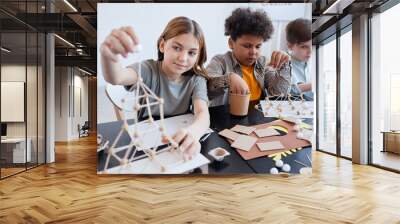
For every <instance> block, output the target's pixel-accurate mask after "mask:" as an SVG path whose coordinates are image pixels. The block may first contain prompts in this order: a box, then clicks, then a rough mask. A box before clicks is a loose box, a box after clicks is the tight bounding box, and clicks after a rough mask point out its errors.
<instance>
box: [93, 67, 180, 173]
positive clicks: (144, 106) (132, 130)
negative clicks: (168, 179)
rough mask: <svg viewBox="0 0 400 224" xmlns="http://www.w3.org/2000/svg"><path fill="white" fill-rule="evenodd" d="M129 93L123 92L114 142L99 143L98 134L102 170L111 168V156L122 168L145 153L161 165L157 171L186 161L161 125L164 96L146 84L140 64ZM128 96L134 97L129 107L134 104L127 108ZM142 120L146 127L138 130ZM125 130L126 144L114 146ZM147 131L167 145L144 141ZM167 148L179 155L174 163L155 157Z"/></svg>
mask: <svg viewBox="0 0 400 224" xmlns="http://www.w3.org/2000/svg"><path fill="white" fill-rule="evenodd" d="M132 92H133V93H134V94H133V96H132V94H129V93H132ZM129 93H127V94H126V96H124V97H123V98H122V99H121V105H122V113H121V118H122V121H123V123H122V126H121V129H120V131H119V133H118V135H117V137H116V138H115V140H114V141H113V143H112V144H111V145H109V142H108V141H107V142H105V143H103V144H101V142H102V141H103V140H102V137H101V136H99V137H98V145H99V149H98V150H105V152H106V153H107V158H106V162H105V166H104V170H103V172H102V173H105V174H107V173H109V172H108V171H109V168H110V161H111V158H114V159H116V160H117V161H118V162H119V167H120V168H121V169H122V168H126V167H129V166H132V165H133V163H134V162H135V161H137V160H140V159H143V158H146V157H147V159H149V160H150V161H151V162H153V163H156V164H157V165H158V166H157V167H160V170H159V173H164V172H165V171H166V170H167V168H168V167H169V166H175V165H178V164H181V163H182V162H185V159H184V158H185V157H184V156H183V153H182V151H181V150H180V148H179V145H178V143H177V142H175V141H174V140H173V139H172V138H171V136H170V135H168V133H167V131H166V127H165V125H164V100H163V99H162V98H159V97H158V96H157V95H156V94H155V93H154V92H153V91H151V90H150V88H149V87H147V86H146V85H145V84H144V83H143V79H142V77H141V66H140V65H139V72H138V80H137V82H136V83H135V84H134V85H133V86H132V87H131V88H130V90H129ZM128 97H129V99H128ZM132 97H133V99H132ZM128 100H129V101H132V100H133V104H132V105H131V107H133V108H129V109H127V108H128V107H127V106H126V102H127V101H128ZM152 107H158V111H159V117H160V120H158V121H155V120H154V118H153V114H152V110H151V109H152ZM142 110H145V111H146V112H147V115H148V118H147V119H146V120H144V121H140V122H139V112H143V111H142ZM127 112H133V124H128V119H127ZM141 114H143V113H141ZM143 124H145V126H146V129H145V130H143V128H141V129H140V130H139V126H141V127H143ZM124 133H127V134H128V136H129V144H127V145H123V146H120V147H117V144H118V142H119V140H120V139H121V136H122V135H123V134H124ZM146 134H149V135H151V136H153V135H154V136H155V138H156V137H161V139H162V140H163V141H165V142H168V143H167V146H166V147H165V148H162V149H159V150H157V149H158V147H159V145H158V144H157V141H154V142H153V143H154V144H153V143H152V142H150V143H149V142H146V143H144V142H143V139H142V137H143V136H144V135H146ZM151 144H153V145H151ZM122 151H124V152H122ZM167 151H169V152H170V153H173V154H176V156H178V158H179V159H178V163H176V161H175V163H173V164H166V163H163V161H161V160H160V159H159V158H158V155H159V154H160V153H162V152H167ZM138 152H143V153H140V154H141V155H137V154H138Z"/></svg>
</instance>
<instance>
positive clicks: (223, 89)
mask: <svg viewBox="0 0 400 224" xmlns="http://www.w3.org/2000/svg"><path fill="white" fill-rule="evenodd" d="M266 67H267V60H266V58H265V57H264V56H261V57H259V58H258V59H257V61H256V63H255V65H254V75H255V78H256V79H257V82H258V84H259V85H260V87H261V89H262V90H263V92H264V95H280V94H281V93H284V94H286V93H288V91H289V90H290V82H291V71H290V69H291V67H290V63H286V64H285V65H284V66H282V68H281V69H280V71H279V73H280V75H276V73H275V72H270V71H268V70H267V69H266ZM207 72H208V75H209V77H210V79H209V80H208V85H207V88H208V97H209V98H210V106H218V105H225V104H228V95H229V94H228V88H229V74H231V73H236V74H238V75H239V76H241V77H243V74H242V69H241V66H240V63H239V62H238V61H237V60H236V58H235V57H234V56H233V54H232V51H228V52H226V53H225V54H220V55H216V56H214V57H213V58H212V59H211V61H210V63H209V64H208V66H207Z"/></svg>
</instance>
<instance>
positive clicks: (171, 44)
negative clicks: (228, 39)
mask: <svg viewBox="0 0 400 224" xmlns="http://www.w3.org/2000/svg"><path fill="white" fill-rule="evenodd" d="M138 45H139V39H138V37H137V34H136V33H135V32H134V30H133V29H132V27H121V28H119V29H115V30H113V31H112V32H111V33H110V34H109V35H108V36H107V37H106V39H105V41H104V42H103V43H102V44H101V47H100V52H101V64H102V69H103V75H104V78H105V80H106V81H107V82H109V83H111V84H113V85H124V86H126V87H127V88H128V89H129V86H132V85H133V84H135V83H136V82H137V80H138V77H139V76H138V73H139V65H140V67H141V77H142V79H143V82H144V83H145V84H146V85H147V86H148V87H149V88H150V89H151V90H152V91H153V92H154V93H155V94H157V95H158V96H159V97H161V98H163V99H164V114H165V116H174V115H179V114H184V113H187V112H188V111H189V107H190V105H191V104H193V108H194V117H195V120H194V122H193V123H192V124H191V125H190V126H188V127H187V128H184V129H181V130H179V131H178V132H177V133H176V134H175V135H174V136H173V139H174V140H175V141H176V142H177V143H179V145H180V148H181V149H182V151H183V152H184V156H185V157H186V158H187V159H191V158H192V156H193V155H195V154H196V153H199V152H200V148H201V146H200V143H199V139H200V137H201V136H202V135H203V134H204V133H205V131H206V130H207V129H208V127H209V125H210V119H209V112H208V97H207V80H206V78H207V75H206V71H205V69H204V67H203V63H204V62H205V61H206V58H207V54H206V47H205V41H204V35H203V32H202V30H201V28H200V26H199V25H198V24H197V23H196V22H195V21H194V20H191V19H188V18H186V17H176V18H174V19H172V20H171V21H170V22H169V23H168V24H167V26H166V27H165V29H164V31H163V32H162V34H161V35H160V37H159V39H158V41H157V50H158V60H157V61H156V60H152V59H149V60H144V61H141V62H136V63H134V64H132V65H130V66H128V67H123V66H122V65H121V64H120V62H119V60H118V57H119V55H122V56H123V57H127V55H128V54H129V53H133V52H134V51H135V50H137V48H138ZM151 109H152V111H151V112H152V114H153V115H155V116H159V111H158V108H156V107H151Z"/></svg>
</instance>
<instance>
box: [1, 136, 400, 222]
mask: <svg viewBox="0 0 400 224" xmlns="http://www.w3.org/2000/svg"><path fill="white" fill-rule="evenodd" d="M313 156H314V162H313V168H314V169H313V170H314V172H313V174H312V175H311V176H307V177H306V176H300V175H298V176H292V177H280V176H269V175H241V176H225V177H220V176H184V177H182V176H156V177H155V176H148V177H146V176H98V175H97V174H96V147H95V138H94V137H91V138H84V139H83V140H81V141H77V142H71V143H70V144H58V145H57V150H56V163H55V164H51V165H46V166H41V167H38V168H35V169H33V170H29V171H27V172H25V173H21V174H18V175H16V176H13V177H10V178H7V179H5V180H2V181H0V223H43V222H48V223H221V224H222V223H374V224H375V223H385V224H386V223H400V200H399V199H400V175H399V174H396V173H391V172H388V171H384V170H380V169H377V168H374V167H369V166H359V165H352V164H351V162H350V161H348V160H343V159H337V158H335V157H333V156H330V155H326V154H323V153H320V152H315V153H314V154H313Z"/></svg>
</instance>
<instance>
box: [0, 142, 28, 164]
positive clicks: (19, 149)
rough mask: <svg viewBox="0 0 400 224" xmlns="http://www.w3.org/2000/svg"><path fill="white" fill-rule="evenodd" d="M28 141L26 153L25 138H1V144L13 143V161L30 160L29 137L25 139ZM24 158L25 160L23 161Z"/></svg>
mask: <svg viewBox="0 0 400 224" xmlns="http://www.w3.org/2000/svg"><path fill="white" fill-rule="evenodd" d="M26 142H27V143H28V144H27V146H28V147H26V154H25V138H5V139H1V144H2V145H14V148H13V163H25V162H31V160H32V158H31V157H32V154H31V144H32V141H31V139H30V138H27V139H26ZM25 158H26V159H27V161H25Z"/></svg>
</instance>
